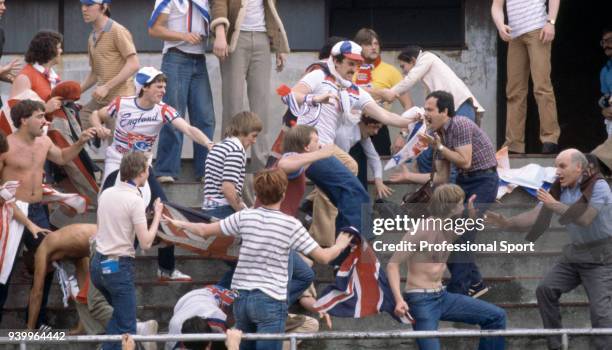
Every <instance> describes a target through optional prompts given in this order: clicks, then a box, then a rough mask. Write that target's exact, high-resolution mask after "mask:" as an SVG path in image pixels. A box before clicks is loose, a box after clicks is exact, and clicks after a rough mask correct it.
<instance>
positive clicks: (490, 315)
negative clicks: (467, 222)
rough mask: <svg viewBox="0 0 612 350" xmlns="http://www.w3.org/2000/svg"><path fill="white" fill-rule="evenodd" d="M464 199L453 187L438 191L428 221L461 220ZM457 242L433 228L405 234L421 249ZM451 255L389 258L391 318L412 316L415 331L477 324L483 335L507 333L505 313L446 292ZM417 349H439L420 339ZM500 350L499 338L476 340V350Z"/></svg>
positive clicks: (470, 204) (418, 253)
mask: <svg viewBox="0 0 612 350" xmlns="http://www.w3.org/2000/svg"><path fill="white" fill-rule="evenodd" d="M464 196H465V194H464V192H463V190H461V188H460V187H458V186H457V185H449V184H447V185H442V186H440V187H438V188H436V190H435V191H434V194H433V196H432V199H431V201H430V202H429V211H430V212H431V213H432V217H433V218H441V219H442V220H444V219H447V218H451V217H454V216H457V215H460V214H461V213H462V212H463V198H464ZM474 200H475V196H472V197H471V198H470V200H469V202H468V209H471V211H472V212H474V207H473V202H474ZM433 226H436V225H433ZM430 228H431V227H430ZM458 237H459V236H458V235H457V234H456V233H455V232H453V231H450V232H449V231H443V230H436V229H435V227H434V228H433V229H431V230H419V231H417V232H416V233H415V234H414V235H411V234H410V233H407V234H406V235H405V236H404V238H403V240H404V241H405V242H412V243H414V244H416V247H419V245H420V242H421V241H427V242H429V243H432V244H440V243H445V242H448V243H452V242H454V241H455V240H456V239H457V238H458ZM449 255H450V249H449V250H448V251H442V252H437V251H434V252H430V251H418V250H417V251H414V252H412V251H398V252H396V253H395V254H393V257H391V260H390V262H389V263H388V265H387V276H388V278H389V285H390V286H391V290H392V291H393V297H394V299H395V303H396V307H395V314H396V315H397V316H404V315H406V314H407V313H408V312H410V313H411V315H412V317H413V318H414V319H415V321H416V322H415V324H414V325H413V328H414V330H417V331H425V330H437V329H438V322H439V321H454V322H465V323H469V324H478V325H480V327H481V328H482V329H504V328H506V313H505V311H504V310H502V309H500V308H499V307H497V306H495V305H493V304H490V303H487V302H485V301H482V300H478V299H475V298H472V297H468V296H465V295H462V294H455V293H449V292H447V291H446V289H445V287H444V286H443V285H442V277H443V275H444V271H445V270H446V261H447V260H448V257H449ZM404 261H405V262H406V265H407V269H408V275H407V277H406V288H405V289H404V294H403V295H402V292H401V289H400V264H401V263H402V262H404ZM417 344H418V345H419V349H421V350H424V349H427V350H429V349H440V341H439V340H438V339H435V338H419V339H417ZM503 348H504V338H503V337H489V338H480V346H479V348H478V349H481V350H483V349H503Z"/></svg>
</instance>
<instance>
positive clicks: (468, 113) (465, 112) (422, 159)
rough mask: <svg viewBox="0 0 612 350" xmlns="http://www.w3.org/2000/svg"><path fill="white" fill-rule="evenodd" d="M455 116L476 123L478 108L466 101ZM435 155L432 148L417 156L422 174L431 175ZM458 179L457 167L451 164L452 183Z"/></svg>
mask: <svg viewBox="0 0 612 350" xmlns="http://www.w3.org/2000/svg"><path fill="white" fill-rule="evenodd" d="M455 115H458V116H462V117H467V118H469V119H470V120H471V121H473V122H475V121H476V108H474V106H473V105H472V103H471V102H470V101H465V102H463V103H462V104H461V106H459V108H458V109H457V110H456V111H455ZM432 154H433V150H432V149H431V147H428V148H427V149H426V150H424V151H423V152H421V153H420V154H419V155H418V156H417V164H418V166H419V171H420V172H421V173H431V165H432V164H431V157H432ZM456 178H457V167H455V165H453V164H451V173H450V180H449V182H450V183H455V181H456Z"/></svg>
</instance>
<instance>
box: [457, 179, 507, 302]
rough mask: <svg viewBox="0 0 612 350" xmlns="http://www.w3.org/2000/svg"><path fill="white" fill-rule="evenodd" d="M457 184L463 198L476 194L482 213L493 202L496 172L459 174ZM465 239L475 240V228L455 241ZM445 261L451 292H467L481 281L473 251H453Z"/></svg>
mask: <svg viewBox="0 0 612 350" xmlns="http://www.w3.org/2000/svg"><path fill="white" fill-rule="evenodd" d="M457 185H459V187H461V189H463V191H464V192H465V200H466V202H467V200H468V199H469V198H470V197H471V196H472V195H473V194H475V195H476V201H475V202H474V206H475V207H476V209H477V210H478V212H479V216H480V215H482V214H483V213H484V212H485V211H486V210H487V209H488V208H489V207H490V206H491V204H493V203H494V202H495V198H496V197H497V188H498V186H499V177H498V176H497V173H496V172H493V173H484V174H480V175H475V176H467V175H463V174H459V175H458V176H457ZM467 241H470V242H472V243H475V242H476V230H472V231H467V232H465V233H464V234H463V235H462V236H461V237H459V239H457V241H455V243H458V244H465V243H466V242H467ZM448 260H449V261H448V263H447V267H448V271H449V272H450V274H451V279H450V281H449V282H448V285H447V288H448V291H449V292H451V293H459V294H467V293H468V290H469V288H470V286H473V285H476V284H479V283H480V282H482V276H481V275H480V271H479V270H478V266H476V263H475V257H474V253H472V252H460V251H454V252H452V253H451V255H450V256H449V259H448Z"/></svg>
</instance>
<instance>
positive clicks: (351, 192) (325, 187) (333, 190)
mask: <svg viewBox="0 0 612 350" xmlns="http://www.w3.org/2000/svg"><path fill="white" fill-rule="evenodd" d="M306 177H308V178H309V179H310V180H311V181H312V182H313V183H314V184H315V185H316V186H317V187H319V189H321V191H323V192H324V193H325V194H326V195H327V197H329V200H330V201H331V202H332V204H333V205H334V206H335V207H336V208H338V216H337V217H336V230H337V231H339V230H340V229H341V228H343V227H346V226H353V227H355V228H356V229H357V230H358V231H359V232H360V234H361V236H362V237H363V238H364V239H366V240H368V241H369V240H372V239H374V238H375V236H374V234H373V233H372V203H371V201H370V196H369V194H368V191H366V189H365V188H364V187H363V185H362V184H361V183H360V182H359V180H358V179H357V177H355V176H354V175H353V174H352V173H351V172H350V171H349V170H348V169H347V168H346V167H345V166H344V165H343V164H342V163H341V162H340V161H339V160H338V159H337V158H336V157H330V158H326V159H321V160H318V161H316V162H314V163H312V164H311V165H310V166H309V167H308V169H306Z"/></svg>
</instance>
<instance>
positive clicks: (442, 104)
mask: <svg viewBox="0 0 612 350" xmlns="http://www.w3.org/2000/svg"><path fill="white" fill-rule="evenodd" d="M432 97H433V98H435V99H436V107H438V111H439V112H440V113H442V111H444V110H445V109H446V111H447V114H448V116H449V117H451V118H452V117H454V116H455V100H454V99H453V95H451V94H449V93H448V92H446V91H442V90H438V91H434V92H432V93H430V94H429V95H427V98H426V100H428V99H430V98H432Z"/></svg>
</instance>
